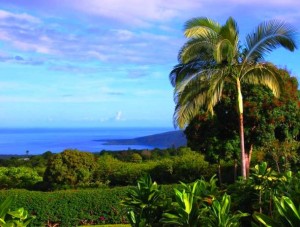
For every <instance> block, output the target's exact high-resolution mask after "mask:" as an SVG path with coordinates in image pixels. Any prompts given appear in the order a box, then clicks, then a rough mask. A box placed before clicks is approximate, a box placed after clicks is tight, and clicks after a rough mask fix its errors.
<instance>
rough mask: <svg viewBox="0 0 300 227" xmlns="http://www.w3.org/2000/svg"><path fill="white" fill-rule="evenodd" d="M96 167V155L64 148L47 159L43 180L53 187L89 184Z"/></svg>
mask: <svg viewBox="0 0 300 227" xmlns="http://www.w3.org/2000/svg"><path fill="white" fill-rule="evenodd" d="M96 168H97V162H96V157H95V155H93V154H92V153H89V152H80V151H78V150H65V151H63V152H62V153H59V154H55V155H53V156H52V157H51V158H50V159H49V161H48V164H47V168H46V171H45V174H44V181H45V182H47V183H49V184H50V186H51V187H54V188H59V187H62V186H71V187H76V186H78V185H79V184H81V185H82V184H89V183H91V182H93V174H94V172H95V170H96Z"/></svg>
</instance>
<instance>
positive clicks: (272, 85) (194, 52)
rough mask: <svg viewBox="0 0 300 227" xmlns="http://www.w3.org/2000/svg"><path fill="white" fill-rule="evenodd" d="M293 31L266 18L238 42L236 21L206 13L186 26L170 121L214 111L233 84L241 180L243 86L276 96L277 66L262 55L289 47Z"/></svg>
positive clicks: (247, 155) (181, 122)
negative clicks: (258, 86) (255, 86)
mask: <svg viewBox="0 0 300 227" xmlns="http://www.w3.org/2000/svg"><path fill="white" fill-rule="evenodd" d="M295 33H296V32H295V31H294V30H293V29H292V28H291V27H290V26H288V25H287V24H285V23H283V22H280V21H275V20H273V21H269V22H264V23H262V24H260V25H259V26H258V27H257V28H256V29H255V30H254V32H253V33H252V34H249V35H247V37H246V43H245V44H244V45H242V44H241V42H240V40H239V31H238V26H237V23H236V21H235V20H234V19H233V18H231V17H230V18H229V19H228V20H227V21H226V23H225V24H224V25H220V24H219V23H217V22H215V21H213V20H211V19H208V18H194V19H191V20H189V21H187V23H186V25H185V32H184V34H185V36H186V37H187V38H188V41H187V42H186V43H185V44H184V46H183V47H182V48H181V50H180V51H179V56H178V59H179V64H178V65H176V66H175V67H174V69H173V70H172V71H171V73H170V80H171V83H172V85H173V86H174V90H175V91H174V94H175V102H176V108H175V113H174V122H175V124H176V125H178V126H179V127H180V128H184V127H185V126H187V125H188V124H189V123H190V122H191V121H192V120H193V119H194V117H195V116H197V115H198V114H199V110H201V108H202V109H206V110H207V111H209V112H211V113H213V112H214V107H215V105H216V104H217V103H218V102H219V101H220V99H221V98H222V93H223V89H224V87H226V86H227V85H228V84H229V85H232V86H234V94H235V98H236V101H237V115H238V118H237V119H239V121H238V122H239V131H240V147H241V169H242V176H243V177H244V178H245V179H246V177H247V176H248V175H249V168H250V160H251V152H250V151H249V150H247V151H246V150H245V145H244V103H243V96H242V85H243V84H244V83H245V84H261V85H264V86H267V87H268V88H269V89H270V90H272V92H273V94H274V95H275V96H276V97H278V96H279V95H280V92H281V87H282V85H281V81H282V78H281V76H280V73H279V70H278V68H277V67H276V66H274V65H273V64H271V63H269V62H266V61H265V60H264V55H266V54H267V53H269V52H271V51H272V50H274V49H276V48H278V47H284V48H286V49H288V50H290V51H293V50H294V49H295V48H296V44H295V39H294V36H295Z"/></svg>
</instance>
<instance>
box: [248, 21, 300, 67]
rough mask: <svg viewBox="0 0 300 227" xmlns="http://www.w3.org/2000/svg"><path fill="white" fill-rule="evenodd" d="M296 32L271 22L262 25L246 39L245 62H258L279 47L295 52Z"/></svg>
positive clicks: (282, 23) (284, 24) (283, 25)
mask: <svg viewBox="0 0 300 227" xmlns="http://www.w3.org/2000/svg"><path fill="white" fill-rule="evenodd" d="M295 35H296V31H295V29H294V28H292V27H291V26H290V25H288V24H286V23H284V22H281V21H277V20H271V21H268V22H264V23H262V24H260V25H259V26H258V27H257V29H256V30H255V31H254V32H253V33H252V34H249V35H248V36H247V37H246V56H245V59H244V61H246V62H252V61H254V62H256V61H260V60H262V59H263V57H264V55H265V54H267V53H270V52H271V51H272V50H274V49H276V48H278V47H284V48H285V49H288V50H290V51H294V50H295V49H296V48H297V46H296V42H295Z"/></svg>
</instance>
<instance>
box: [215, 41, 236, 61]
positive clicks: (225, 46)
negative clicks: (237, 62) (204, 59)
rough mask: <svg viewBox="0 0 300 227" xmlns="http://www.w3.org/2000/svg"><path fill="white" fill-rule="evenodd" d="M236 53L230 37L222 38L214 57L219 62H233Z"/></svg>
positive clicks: (216, 47)
mask: <svg viewBox="0 0 300 227" xmlns="http://www.w3.org/2000/svg"><path fill="white" fill-rule="evenodd" d="M234 55H235V48H234V46H232V44H231V42H230V41H229V40H228V39H222V40H221V41H220V42H218V43H217V44H216V46H215V49H214V58H215V60H216V62H217V63H218V64H221V63H222V62H224V61H226V62H232V60H233V58H234Z"/></svg>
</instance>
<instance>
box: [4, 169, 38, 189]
mask: <svg viewBox="0 0 300 227" xmlns="http://www.w3.org/2000/svg"><path fill="white" fill-rule="evenodd" d="M42 180H43V178H42V177H41V176H39V174H38V173H37V171H36V170H35V169H32V168H29V167H0V189H8V188H26V189H32V188H33V187H34V185H35V184H37V183H39V182H41V181H42Z"/></svg>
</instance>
